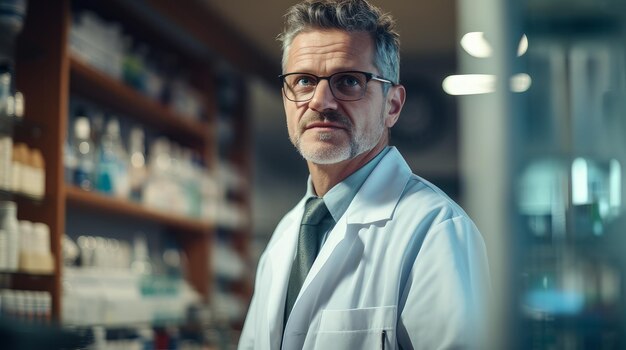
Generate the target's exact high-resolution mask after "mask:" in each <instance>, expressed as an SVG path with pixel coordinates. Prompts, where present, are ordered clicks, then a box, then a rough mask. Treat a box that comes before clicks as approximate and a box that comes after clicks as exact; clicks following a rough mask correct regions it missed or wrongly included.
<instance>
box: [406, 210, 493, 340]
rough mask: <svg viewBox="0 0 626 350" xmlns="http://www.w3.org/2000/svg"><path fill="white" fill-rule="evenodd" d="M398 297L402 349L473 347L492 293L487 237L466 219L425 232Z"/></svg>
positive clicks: (455, 219)
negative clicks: (486, 302) (484, 240)
mask: <svg viewBox="0 0 626 350" xmlns="http://www.w3.org/2000/svg"><path fill="white" fill-rule="evenodd" d="M415 249H419V253H418V254H417V257H416V259H415V261H414V262H413V267H412V270H411V273H410V274H409V278H408V280H407V283H406V285H405V286H404V288H403V292H402V294H401V298H400V305H399V306H400V307H401V308H400V309H399V320H398V330H397V335H398V343H399V345H400V346H401V348H403V349H425V350H426V349H428V350H432V349H474V348H477V347H478V346H479V344H480V342H481V341H483V339H482V336H483V334H484V322H485V314H486V311H485V308H484V306H485V303H484V302H483V301H484V300H485V298H486V297H487V296H488V294H489V291H490V282H489V271H488V264H487V255H486V250H485V245H484V242H483V239H482V237H481V235H480V233H479V232H478V230H477V229H476V227H475V226H474V224H473V223H472V222H471V221H470V220H469V219H468V218H466V217H464V216H459V217H455V218H452V219H448V220H445V221H443V222H441V223H439V224H437V225H436V226H434V227H432V228H431V229H430V230H429V232H428V233H427V236H426V238H425V239H424V242H423V244H422V246H421V247H419V248H418V247H416V248H415Z"/></svg>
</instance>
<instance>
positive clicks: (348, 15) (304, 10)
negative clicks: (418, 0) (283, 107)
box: [278, 0, 400, 83]
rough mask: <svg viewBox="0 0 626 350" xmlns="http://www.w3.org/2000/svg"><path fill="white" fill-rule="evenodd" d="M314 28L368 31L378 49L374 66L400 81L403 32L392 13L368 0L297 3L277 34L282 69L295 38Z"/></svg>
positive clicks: (306, 0) (395, 80) (386, 75)
mask: <svg viewBox="0 0 626 350" xmlns="http://www.w3.org/2000/svg"><path fill="white" fill-rule="evenodd" d="M311 29H340V30H345V31H348V32H357V31H360V32H367V33H369V34H370V35H371V36H372V39H373V40H374V46H375V51H376V53H375V57H374V66H375V67H376V69H378V70H379V72H380V73H379V74H381V75H382V76H383V77H384V78H386V79H390V80H391V81H393V82H394V83H398V82H399V79H400V36H399V35H398V33H397V32H396V30H395V21H394V20H393V18H392V17H391V15H389V14H386V13H382V12H381V10H380V9H378V8H377V7H375V6H373V5H372V4H370V3H368V2H367V1H366V0H305V1H303V2H301V3H299V4H296V5H294V6H292V7H291V8H289V10H288V11H287V13H286V14H285V29H284V30H283V32H282V33H281V34H280V35H279V36H278V40H279V41H281V42H282V46H283V58H282V66H283V69H284V68H285V64H286V61H287V55H288V51H289V48H290V46H291V43H292V42H293V39H294V38H295V37H296V35H298V34H300V33H301V32H304V31H307V30H311Z"/></svg>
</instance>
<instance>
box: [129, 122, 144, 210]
mask: <svg viewBox="0 0 626 350" xmlns="http://www.w3.org/2000/svg"><path fill="white" fill-rule="evenodd" d="M145 153H146V152H145V143H144V132H143V130H142V129H141V128H139V127H134V128H133V129H132V130H131V131H130V142H129V154H130V162H129V163H130V167H129V182H130V198H131V199H132V200H133V201H136V202H141V197H142V194H143V187H144V185H145V182H146V179H147V177H148V171H147V169H146V156H145Z"/></svg>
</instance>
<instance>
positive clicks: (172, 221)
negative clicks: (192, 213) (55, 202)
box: [65, 186, 213, 234]
mask: <svg viewBox="0 0 626 350" xmlns="http://www.w3.org/2000/svg"><path fill="white" fill-rule="evenodd" d="M65 196H66V200H67V203H68V205H75V206H81V207H86V208H91V209H98V210H101V211H103V212H107V213H111V214H118V215H122V216H126V217H131V218H136V219H142V220H149V221H153V222H157V223H160V224H162V225H165V226H167V227H169V228H172V229H176V230H180V231H185V232H190V233H196V234H208V233H209V232H210V231H211V230H212V227H213V226H212V225H211V224H210V223H208V222H204V221H201V220H198V219H193V218H186V217H183V216H180V215H175V214H168V213H165V212H161V211H158V210H156V209H151V208H146V207H144V206H141V205H139V204H136V203H132V202H129V201H126V200H122V199H118V198H113V197H108V196H105V195H103V194H99V193H97V192H88V191H84V190H82V189H80V188H77V187H74V186H67V187H66V189H65Z"/></svg>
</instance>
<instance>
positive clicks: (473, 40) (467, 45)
mask: <svg viewBox="0 0 626 350" xmlns="http://www.w3.org/2000/svg"><path fill="white" fill-rule="evenodd" d="M461 47H463V49H464V50H465V51H466V52H467V53H468V54H470V55H472V56H474V57H478V58H485V57H489V56H491V53H492V52H493V50H492V49H491V45H490V44H489V42H488V41H487V39H486V38H485V33H484V32H469V33H466V34H465V35H463V37H462V38H461Z"/></svg>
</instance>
